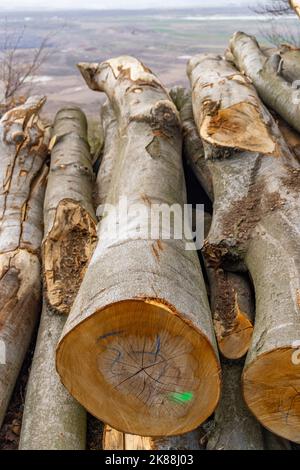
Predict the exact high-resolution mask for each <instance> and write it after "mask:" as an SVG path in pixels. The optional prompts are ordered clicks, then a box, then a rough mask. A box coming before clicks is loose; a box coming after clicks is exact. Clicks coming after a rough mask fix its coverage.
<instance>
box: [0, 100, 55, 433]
mask: <svg viewBox="0 0 300 470" xmlns="http://www.w3.org/2000/svg"><path fill="white" fill-rule="evenodd" d="M44 102H45V100H44V99H43V98H37V97H35V98H31V99H29V100H27V102H26V103H25V104H24V105H22V106H19V107H17V108H14V109H12V110H11V111H9V112H7V113H6V114H5V115H4V116H3V117H2V119H1V121H0V151H1V160H0V186H1V192H0V345H1V352H5V354H4V356H6V357H1V362H5V363H4V364H2V363H1V364H0V426H1V423H2V421H3V418H4V414H5V410H6V408H7V405H8V402H9V399H10V396H11V393H12V390H13V387H14V385H15V381H16V379H17V376H18V373H19V370H20V368H21V365H22V362H23V359H24V356H25V353H26V351H27V348H28V346H29V342H30V338H31V335H32V332H33V329H34V326H35V323H36V320H37V316H38V313H39V310H40V288H41V283H40V260H39V255H40V244H41V239H42V233H43V215H42V210H43V199H44V192H45V186H46V177H47V173H48V169H47V167H46V166H45V159H46V156H47V148H48V145H47V138H46V137H45V132H44V128H43V125H42V123H41V121H40V120H39V117H38V114H39V111H40V109H41V107H42V105H43V104H44Z"/></svg>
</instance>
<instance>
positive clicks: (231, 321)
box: [171, 88, 254, 359]
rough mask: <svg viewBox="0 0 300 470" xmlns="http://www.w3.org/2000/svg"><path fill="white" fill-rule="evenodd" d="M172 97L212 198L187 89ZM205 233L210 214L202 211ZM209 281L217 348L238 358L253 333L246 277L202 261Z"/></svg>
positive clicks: (187, 149)
mask: <svg viewBox="0 0 300 470" xmlns="http://www.w3.org/2000/svg"><path fill="white" fill-rule="evenodd" d="M171 95H172V98H173V99H174V102H175V104H176V106H177V108H178V110H179V112H180V117H181V121H182V126H183V130H184V134H183V135H184V144H183V148H184V156H185V158H186V159H187V161H188V162H190V164H191V167H192V168H193V170H194V173H195V175H196V177H197V179H198V181H199V182H200V184H201V185H202V186H204V187H205V188H206V192H207V194H208V196H209V197H210V199H211V200H212V201H213V186H212V184H213V183H212V171H211V168H210V166H211V162H210V161H209V160H206V159H205V155H204V147H203V144H202V141H201V138H200V137H199V134H198V131H197V128H196V124H195V121H194V115H193V108H192V97H191V93H190V92H189V91H187V90H184V89H183V88H176V89H175V88H174V89H173V90H172V91H171ZM205 216H206V217H205V223H204V232H205V237H206V236H207V235H208V233H209V228H210V225H211V217H210V216H209V214H205ZM205 264H206V271H207V275H208V279H209V285H210V305H211V310H212V315H213V322H214V328H215V333H216V337H217V341H218V346H219V350H220V351H221V353H222V354H223V356H224V357H226V358H228V359H239V358H241V357H243V356H244V355H245V354H246V352H247V351H248V349H249V345H250V342H251V339H252V333H253V317H254V305H253V301H252V292H251V286H250V283H249V280H247V278H246V276H245V275H243V274H241V273H230V272H226V271H224V270H223V269H221V268H220V267H218V268H215V267H211V266H210V263H209V262H206V263H205Z"/></svg>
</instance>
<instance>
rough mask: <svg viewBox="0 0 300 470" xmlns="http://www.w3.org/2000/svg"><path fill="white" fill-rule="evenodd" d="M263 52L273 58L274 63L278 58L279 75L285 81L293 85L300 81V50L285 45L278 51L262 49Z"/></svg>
mask: <svg viewBox="0 0 300 470" xmlns="http://www.w3.org/2000/svg"><path fill="white" fill-rule="evenodd" d="M262 51H263V53H264V54H265V56H266V57H268V58H269V59H270V58H272V59H271V60H272V61H276V57H277V56H278V59H279V64H280V66H279V69H278V73H279V75H281V76H282V77H283V78H284V79H285V80H287V81H288V82H291V83H293V82H294V81H295V80H300V49H296V48H293V47H292V46H288V45H285V44H284V45H282V46H280V47H279V48H278V49H275V48H269V49H262ZM298 88H299V87H298Z"/></svg>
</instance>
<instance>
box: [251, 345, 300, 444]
mask: <svg viewBox="0 0 300 470" xmlns="http://www.w3.org/2000/svg"><path fill="white" fill-rule="evenodd" d="M296 355H298V357H296V359H298V358H299V353H298V352H297V350H295V349H292V348H281V349H275V350H272V351H271V352H269V353H265V354H262V355H261V356H258V358H257V359H256V360H255V361H253V362H251V363H250V364H249V366H246V368H245V370H244V373H243V389H244V397H245V401H246V403H247V405H248V407H249V408H250V410H251V411H252V413H253V414H254V415H255V416H256V418H257V419H258V420H259V421H260V422H261V423H262V424H263V426H265V427H266V428H267V429H269V430H270V431H272V432H274V433H276V434H279V435H280V436H282V437H284V438H286V439H289V440H290V441H293V442H298V443H300V422H299V416H300V374H299V371H300V365H299V360H295V356H296ZM296 368H298V374H297V373H296V372H295V369H296Z"/></svg>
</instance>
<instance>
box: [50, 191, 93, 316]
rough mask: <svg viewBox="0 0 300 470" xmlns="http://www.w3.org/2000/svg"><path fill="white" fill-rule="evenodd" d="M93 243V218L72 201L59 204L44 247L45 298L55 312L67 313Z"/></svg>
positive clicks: (90, 253) (91, 251)
mask: <svg viewBox="0 0 300 470" xmlns="http://www.w3.org/2000/svg"><path fill="white" fill-rule="evenodd" d="M95 241H96V224H95V221H94V220H93V219H92V217H91V216H90V215H89V214H88V213H87V212H86V211H85V210H84V209H83V208H82V207H81V206H80V205H78V204H76V203H75V202H74V201H71V200H63V201H61V202H60V204H59V206H58V208H57V210H56V214H55V220H54V223H53V228H52V230H51V231H50V233H49V234H48V235H47V238H46V239H45V241H44V244H43V260H44V282H45V296H46V299H47V302H48V305H49V307H50V308H52V309H53V310H55V311H56V312H58V313H62V314H68V313H69V311H70V308H71V306H72V304H73V302H74V299H75V296H76V294H77V292H78V289H79V287H80V284H81V281H82V279H83V276H84V273H85V270H86V267H87V263H88V261H89V259H90V257H91V255H92V253H93V248H94V244H95Z"/></svg>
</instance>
